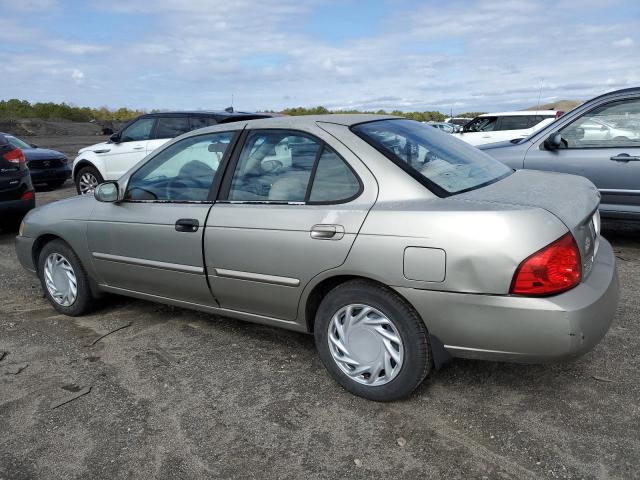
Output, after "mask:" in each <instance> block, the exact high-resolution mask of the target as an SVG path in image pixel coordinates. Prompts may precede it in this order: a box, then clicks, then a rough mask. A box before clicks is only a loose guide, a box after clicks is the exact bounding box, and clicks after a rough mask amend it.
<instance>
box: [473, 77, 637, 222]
mask: <svg viewBox="0 0 640 480" xmlns="http://www.w3.org/2000/svg"><path fill="white" fill-rule="evenodd" d="M479 148H480V149H481V150H483V151H484V152H485V153H488V154H489V155H491V156H492V157H494V158H496V159H498V160H500V161H501V162H503V163H505V164H507V165H508V166H510V167H512V168H516V169H519V168H526V169H532V170H547V171H551V172H561V173H573V174H575V175H582V176H583V177H587V178H588V179H589V180H591V181H592V182H593V183H594V185H595V186H596V187H598V190H599V191H600V195H601V196H602V201H601V203H600V213H601V215H602V216H603V217H608V218H618V219H629V220H640V88H637V87H636V88H627V89H623V90H617V91H614V92H609V93H605V94H604V95H600V96H599V97H595V98H593V99H591V100H589V101H587V102H585V103H583V104H582V105H580V106H579V107H576V108H574V109H573V110H571V111H570V112H567V113H565V114H564V115H563V116H561V117H560V118H558V119H557V120H556V121H554V122H553V123H550V124H549V125H547V126H546V127H544V128H542V129H541V130H538V131H537V132H535V133H533V134H531V135H530V136H529V137H527V138H524V139H522V140H512V141H510V142H499V143H490V144H486V145H482V146H480V147H479Z"/></svg>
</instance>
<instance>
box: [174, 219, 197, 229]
mask: <svg viewBox="0 0 640 480" xmlns="http://www.w3.org/2000/svg"><path fill="white" fill-rule="evenodd" d="M199 227H200V222H198V220H196V219H195V218H181V219H180V220H178V221H176V232H197V231H198V228H199Z"/></svg>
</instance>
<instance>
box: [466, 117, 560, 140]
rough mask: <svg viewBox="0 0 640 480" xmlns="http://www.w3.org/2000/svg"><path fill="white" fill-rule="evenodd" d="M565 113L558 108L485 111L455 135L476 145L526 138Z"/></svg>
mask: <svg viewBox="0 0 640 480" xmlns="http://www.w3.org/2000/svg"><path fill="white" fill-rule="evenodd" d="M563 113H564V112H561V111H557V110H537V111H526V110H523V111H519V112H500V113H485V114H483V115H479V116H477V117H476V118H474V119H473V120H471V121H470V122H469V123H467V124H466V125H465V126H464V127H463V128H462V131H461V132H460V133H456V134H455V136H456V137H458V138H459V139H461V140H464V141H465V142H467V143H470V144H471V145H476V146H477V145H484V144H487V143H495V142H502V141H505V140H514V139H520V138H525V137H527V136H528V135H531V134H532V133H533V132H535V131H537V130H540V129H541V128H543V127H544V126H545V125H548V124H549V123H551V122H553V121H554V120H555V119H556V118H558V117H560V116H561V115H562V114H563Z"/></svg>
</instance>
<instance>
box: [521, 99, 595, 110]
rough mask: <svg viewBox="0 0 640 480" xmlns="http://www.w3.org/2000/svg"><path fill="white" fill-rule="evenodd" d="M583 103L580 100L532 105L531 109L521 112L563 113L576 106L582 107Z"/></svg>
mask: <svg viewBox="0 0 640 480" xmlns="http://www.w3.org/2000/svg"><path fill="white" fill-rule="evenodd" d="M582 103H584V102H583V101H582V100H558V101H557V102H551V103H544V104H542V105H540V106H538V105H533V106H532V107H529V108H525V109H523V110H561V111H563V112H568V111H569V110H573V109H574V108H576V107H577V106H578V105H582Z"/></svg>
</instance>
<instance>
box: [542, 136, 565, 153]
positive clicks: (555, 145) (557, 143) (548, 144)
mask: <svg viewBox="0 0 640 480" xmlns="http://www.w3.org/2000/svg"><path fill="white" fill-rule="evenodd" d="M562 142H563V140H562V135H561V134H560V132H553V133H552V134H551V135H549V136H548V137H547V139H546V140H545V141H544V148H546V149H547V150H558V149H559V148H560V147H562Z"/></svg>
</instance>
